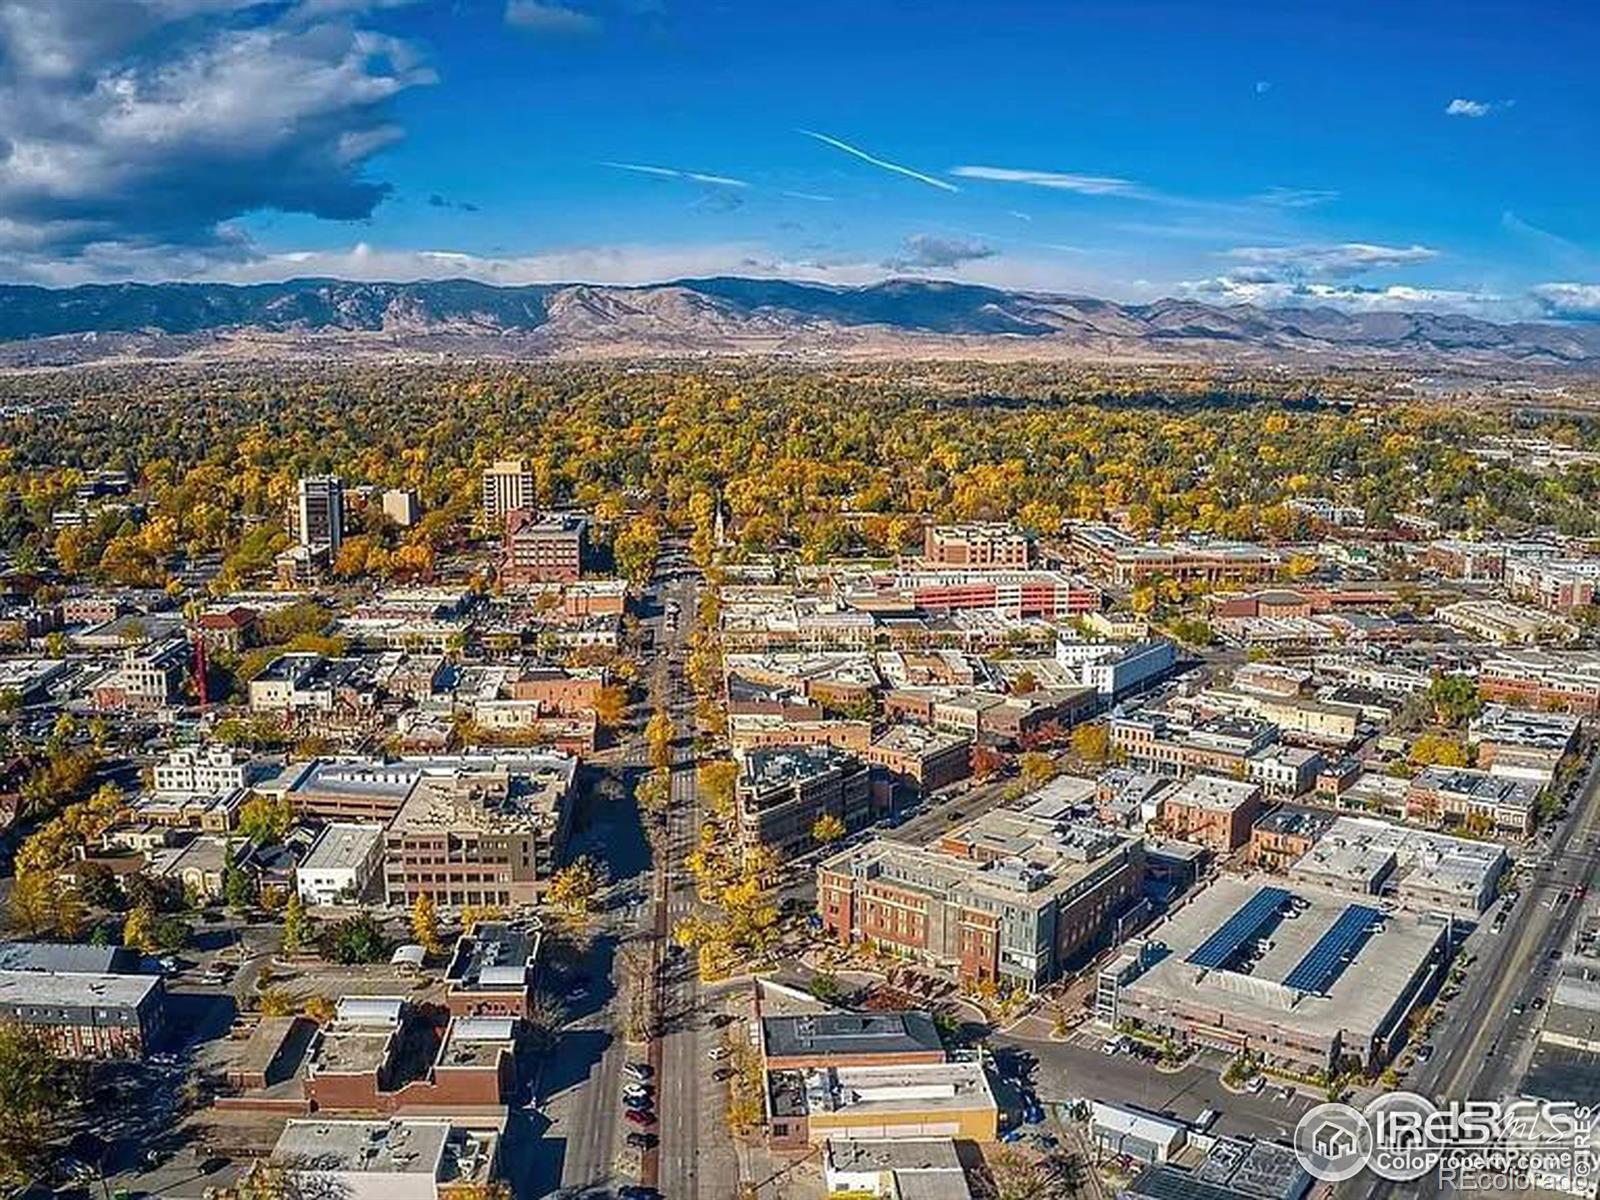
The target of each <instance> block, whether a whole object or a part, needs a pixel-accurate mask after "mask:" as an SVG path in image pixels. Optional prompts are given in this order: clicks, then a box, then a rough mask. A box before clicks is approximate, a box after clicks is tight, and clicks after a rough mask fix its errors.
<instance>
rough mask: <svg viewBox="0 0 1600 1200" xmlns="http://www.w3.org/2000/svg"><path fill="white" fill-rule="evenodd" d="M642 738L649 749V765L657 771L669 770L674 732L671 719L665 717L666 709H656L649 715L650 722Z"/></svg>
mask: <svg viewBox="0 0 1600 1200" xmlns="http://www.w3.org/2000/svg"><path fill="white" fill-rule="evenodd" d="M644 736H645V742H646V743H647V745H648V746H649V748H650V765H651V766H652V767H654V768H655V769H656V770H658V771H665V770H668V769H670V768H671V766H672V742H673V739H674V737H675V736H676V731H675V730H674V729H673V728H672V718H671V717H670V716H668V715H667V711H666V709H663V708H658V709H656V711H655V712H653V713H651V714H650V720H649V722H648V723H647V724H646V725H645V727H644Z"/></svg>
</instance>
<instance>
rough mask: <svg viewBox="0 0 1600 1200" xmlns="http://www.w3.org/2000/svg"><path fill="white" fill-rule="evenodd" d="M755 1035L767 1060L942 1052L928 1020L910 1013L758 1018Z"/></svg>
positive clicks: (920, 1013)
mask: <svg viewBox="0 0 1600 1200" xmlns="http://www.w3.org/2000/svg"><path fill="white" fill-rule="evenodd" d="M761 1033H762V1038H763V1040H764V1041H765V1043H766V1047H767V1054H768V1056H769V1057H773V1058H796V1057H802V1056H810V1055H870V1054H910V1053H924V1052H929V1051H932V1052H935V1053H942V1052H943V1050H944V1043H943V1042H941V1041H940V1040H939V1031H938V1030H937V1029H936V1028H935V1027H934V1024H933V1018H932V1017H931V1016H929V1015H928V1014H927V1013H925V1012H915V1011H913V1012H876V1013H849V1012H838V1013H833V1012H829V1013H818V1014H816V1015H814V1016H810V1015H808V1016H787V1017H767V1018H765V1019H764V1020H763V1021H762V1022H761Z"/></svg>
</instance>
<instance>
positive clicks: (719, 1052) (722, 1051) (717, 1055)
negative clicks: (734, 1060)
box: [706, 1046, 733, 1062]
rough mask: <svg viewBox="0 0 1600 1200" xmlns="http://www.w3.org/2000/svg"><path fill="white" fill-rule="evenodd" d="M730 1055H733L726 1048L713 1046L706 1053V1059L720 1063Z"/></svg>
mask: <svg viewBox="0 0 1600 1200" xmlns="http://www.w3.org/2000/svg"><path fill="white" fill-rule="evenodd" d="M732 1053H733V1051H732V1050H730V1049H728V1047H726V1046H713V1047H711V1049H710V1050H709V1051H708V1052H707V1053H706V1057H707V1058H709V1059H710V1060H711V1061H712V1062H721V1061H722V1060H723V1059H725V1058H727V1057H728V1055H730V1054H732Z"/></svg>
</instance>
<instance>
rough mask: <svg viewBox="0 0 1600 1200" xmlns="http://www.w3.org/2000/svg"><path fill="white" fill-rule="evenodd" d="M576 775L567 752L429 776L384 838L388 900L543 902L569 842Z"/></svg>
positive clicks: (501, 903)
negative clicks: (567, 839)
mask: <svg viewBox="0 0 1600 1200" xmlns="http://www.w3.org/2000/svg"><path fill="white" fill-rule="evenodd" d="M576 771H577V760H576V759H573V758H570V757H568V756H566V755H563V754H544V755H536V754H528V755H524V756H519V757H516V758H502V759H497V760H494V761H493V762H488V763H483V764H474V765H470V766H467V767H464V768H461V769H458V770H455V771H450V772H427V773H425V774H423V775H422V776H421V777H420V778H419V779H418V780H417V781H416V783H415V785H414V786H413V787H412V788H411V790H410V793H409V795H408V796H407V798H406V801H405V803H404V805H402V806H401V808H400V810H399V811H398V812H397V813H396V814H395V817H394V820H393V821H392V822H390V825H389V829H388V831H387V833H386V834H385V837H384V883H385V890H386V892H387V895H388V900H389V903H390V904H405V905H410V904H411V903H413V902H414V901H415V900H416V898H417V897H418V896H420V895H429V896H432V897H433V898H434V900H435V901H437V902H438V903H440V904H447V905H450V906H452V907H460V906H462V905H467V904H480V905H482V904H486V905H494V906H496V907H499V908H511V907H513V906H517V905H523V904H533V903H536V902H537V901H538V900H539V899H540V898H541V897H542V896H543V894H544V890H545V887H546V886H547V885H548V884H549V881H550V876H551V875H552V874H553V873H554V871H555V866H556V863H557V861H558V860H559V857H560V854H561V850H562V847H563V846H564V845H565V842H566V836H567V830H568V829H569V827H570V825H571V820H572V802H571V801H572V784H573V779H574V777H575V775H576Z"/></svg>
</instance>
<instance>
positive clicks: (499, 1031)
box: [434, 1017, 517, 1069]
mask: <svg viewBox="0 0 1600 1200" xmlns="http://www.w3.org/2000/svg"><path fill="white" fill-rule="evenodd" d="M516 1032H517V1030H516V1022H515V1021H514V1020H512V1019H511V1018H510V1017H457V1018H456V1019H455V1020H453V1021H451V1022H450V1025H449V1027H448V1028H447V1029H446V1030H445V1035H444V1041H443V1042H442V1043H440V1045H439V1056H438V1058H437V1059H435V1060H434V1065H435V1066H436V1067H446V1068H452V1067H453V1068H457V1069H473V1068H493V1067H496V1066H498V1065H499V1062H500V1059H501V1058H502V1056H505V1055H510V1054H514V1053H515V1052H516Z"/></svg>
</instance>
